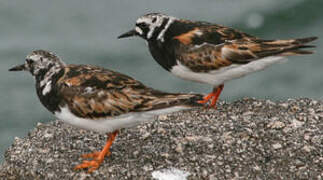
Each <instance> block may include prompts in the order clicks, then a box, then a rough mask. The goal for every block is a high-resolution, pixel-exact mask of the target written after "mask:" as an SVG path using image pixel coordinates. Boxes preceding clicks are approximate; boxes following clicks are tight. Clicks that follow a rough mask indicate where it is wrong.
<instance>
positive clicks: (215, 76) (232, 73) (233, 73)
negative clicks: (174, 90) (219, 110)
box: [171, 56, 284, 86]
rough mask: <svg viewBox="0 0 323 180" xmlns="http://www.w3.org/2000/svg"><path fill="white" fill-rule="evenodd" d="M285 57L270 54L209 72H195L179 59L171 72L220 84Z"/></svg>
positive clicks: (199, 80) (188, 78)
mask: <svg viewBox="0 0 323 180" xmlns="http://www.w3.org/2000/svg"><path fill="white" fill-rule="evenodd" d="M283 58H284V57H279V56H270V57H266V58H263V59H259V60H255V61H252V62H250V63H248V64H243V65H240V64H233V65H230V66H227V67H223V68H221V69H219V70H214V71H210V72H208V73H197V72H193V71H191V70H190V69H189V68H187V67H186V66H184V65H183V64H181V63H180V62H179V61H177V65H176V66H174V67H173V68H172V69H171V72H172V73H173V74H174V75H175V76H178V77H180V78H183V79H186V80H190V81H195V82H199V83H205V84H210V85H213V86H218V85H220V84H223V83H225V82H226V81H229V80H232V79H237V78H240V77H243V76H245V75H247V74H250V73H252V72H256V71H260V70H263V69H265V68H267V67H269V66H271V65H273V64H275V63H278V62H282V59H283Z"/></svg>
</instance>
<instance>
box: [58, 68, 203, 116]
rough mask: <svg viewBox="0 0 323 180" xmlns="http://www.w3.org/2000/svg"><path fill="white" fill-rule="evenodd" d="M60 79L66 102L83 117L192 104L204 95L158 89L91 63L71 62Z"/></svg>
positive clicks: (74, 111) (75, 112) (77, 114)
mask: <svg viewBox="0 0 323 180" xmlns="http://www.w3.org/2000/svg"><path fill="white" fill-rule="evenodd" d="M58 83H59V87H60V89H61V90H62V96H63V98H64V101H65V103H66V104H69V109H70V110H71V111H72V113H74V114H75V115H76V116H79V117H90V118H100V117H107V116H117V115H121V114H124V113H128V112H138V111H149V110H153V109H160V108H165V107H170V106H174V105H180V104H189V102H191V101H192V99H194V98H201V97H200V95H193V94H169V93H164V92H160V91H156V90H153V89H151V88H148V87H146V86H145V85H143V84H142V83H141V82H139V81H136V80H135V79H133V78H131V77H129V76H126V75H123V74H120V73H117V72H113V71H109V70H107V69H103V68H99V67H95V66H88V65H87V66H84V65H83V66H75V65H70V66H68V67H67V68H66V73H65V76H64V78H62V79H60V81H59V82H58ZM67 102H68V103H67Z"/></svg>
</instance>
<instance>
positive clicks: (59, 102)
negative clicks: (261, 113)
mask: <svg viewBox="0 0 323 180" xmlns="http://www.w3.org/2000/svg"><path fill="white" fill-rule="evenodd" d="M9 71H29V72H30V73H31V75H32V76H33V77H34V79H35V81H36V85H35V86H36V92H37V95H38V98H39V100H40V102H41V103H42V105H43V106H45V107H46V109H47V110H48V111H50V112H51V113H53V114H54V115H55V117H56V118H58V119H60V120H62V121H63V122H65V123H68V124H70V125H72V126H74V127H78V128H82V129H86V130H92V131H96V132H99V133H107V135H108V139H107V142H106V145H105V146H104V148H103V149H102V150H101V151H97V152H93V153H90V154H84V155H83V156H82V157H83V158H91V159H92V160H91V161H88V160H84V161H83V162H82V163H81V164H79V165H77V166H75V168H74V169H76V170H79V169H85V168H87V170H88V172H89V173H91V172H93V171H94V170H96V169H97V168H98V167H99V166H100V164H101V163H102V162H103V160H104V157H105V156H109V155H110V154H111V153H110V147H111V145H112V143H113V141H114V140H115V137H116V136H117V134H118V133H119V130H120V129H121V128H129V127H133V126H135V125H138V124H139V123H142V122H146V121H149V120H152V119H153V117H154V116H155V115H159V114H165V113H170V112H176V111H180V110H184V109H190V108H195V107H200V105H201V104H199V103H196V101H197V100H200V99H202V98H203V95H200V94H189V93H167V92H162V91H159V90H155V89H153V88H150V87H147V86H145V85H144V84H143V83H141V82H139V81H137V80H135V79H133V78H131V77H129V76H127V75H124V74H121V73H118V72H115V71H112V70H108V69H105V68H102V67H98V66H94V65H74V64H69V65H68V64H65V63H64V62H63V61H62V60H61V59H60V58H59V57H58V56H57V55H55V54H54V53H52V52H50V51H45V50H35V51H33V52H31V53H30V54H29V55H27V57H26V59H25V62H24V63H23V64H21V65H17V66H14V67H12V68H10V69H9Z"/></svg>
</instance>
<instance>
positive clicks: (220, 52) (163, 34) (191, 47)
mask: <svg viewBox="0 0 323 180" xmlns="http://www.w3.org/2000/svg"><path fill="white" fill-rule="evenodd" d="M132 36H139V37H140V38H143V39H144V40H146V42H147V43H148V48H149V51H150V53H151V55H152V57H153V58H154V59H155V61H157V63H158V64H159V65H161V66H162V67H163V68H164V69H165V70H167V71H169V72H171V73H172V74H173V75H175V76H177V77H179V78H182V79H185V80H190V81H194V82H199V83H204V84H209V85H212V86H213V91H212V92H211V93H209V94H208V95H206V96H204V98H203V100H201V101H199V103H209V106H210V107H213V108H216V102H217V100H218V98H219V96H220V94H221V92H222V90H223V87H224V83H226V82H227V81H229V80H232V79H237V78H240V77H243V76H245V75H248V74H250V73H253V72H256V71H260V70H263V69H265V68H267V67H269V66H271V65H273V64H275V63H279V62H283V60H284V59H285V57H286V56H292V55H305V54H312V53H313V52H312V51H308V50H304V49H305V48H314V47H315V46H313V45H307V43H309V42H312V41H314V40H316V39H317V37H307V38H299V39H289V40H265V39H261V38H258V37H255V36H252V35H249V34H247V33H244V32H242V31H239V30H236V29H233V28H230V27H226V26H223V25H219V24H214V23H209V22H204V21H192V20H186V19H179V18H176V17H173V16H168V15H166V14H162V13H149V14H145V15H143V16H140V17H139V18H138V19H137V20H136V23H135V28H134V29H132V30H130V31H128V32H126V33H124V34H122V35H120V36H119V37H118V38H119V39H120V38H127V37H132Z"/></svg>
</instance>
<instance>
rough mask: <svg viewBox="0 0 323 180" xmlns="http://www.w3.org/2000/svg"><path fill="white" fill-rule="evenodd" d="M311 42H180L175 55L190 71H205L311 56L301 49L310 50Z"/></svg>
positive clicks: (258, 40)
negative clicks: (280, 57)
mask: <svg viewBox="0 0 323 180" xmlns="http://www.w3.org/2000/svg"><path fill="white" fill-rule="evenodd" d="M193 38H194V37H192V39H193ZM175 39H176V37H175ZM315 39H316V38H315V37H311V38H304V39H295V40H261V39H256V38H254V39H250V38H248V39H247V40H246V39H238V40H230V41H226V42H224V43H222V44H218V45H214V44H210V43H204V44H201V45H198V46H197V45H194V44H185V43H181V44H180V45H179V48H177V49H175V54H176V59H177V60H178V61H179V62H180V63H181V64H183V65H185V66H186V67H188V68H189V69H191V70H192V71H193V72H209V71H214V70H218V69H221V68H222V67H226V66H230V65H231V64H246V63H249V62H251V61H257V60H260V59H262V58H264V57H268V56H278V55H279V56H291V55H300V54H311V53H312V52H311V51H306V50H303V48H309V47H314V46H309V45H306V43H309V42H311V41H313V40H315Z"/></svg>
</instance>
